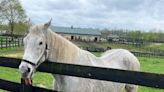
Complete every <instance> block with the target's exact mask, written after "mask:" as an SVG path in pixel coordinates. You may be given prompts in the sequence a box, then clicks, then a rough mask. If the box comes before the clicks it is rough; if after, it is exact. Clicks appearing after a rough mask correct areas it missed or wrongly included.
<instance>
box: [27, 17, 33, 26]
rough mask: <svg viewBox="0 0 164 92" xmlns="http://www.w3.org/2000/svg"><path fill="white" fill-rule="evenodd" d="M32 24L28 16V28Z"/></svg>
mask: <svg viewBox="0 0 164 92" xmlns="http://www.w3.org/2000/svg"><path fill="white" fill-rule="evenodd" d="M31 26H32V23H31V19H30V18H29V19H28V21H27V27H28V28H30V27H31Z"/></svg>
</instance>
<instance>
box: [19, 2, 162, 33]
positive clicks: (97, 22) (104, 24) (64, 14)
mask: <svg viewBox="0 0 164 92" xmlns="http://www.w3.org/2000/svg"><path fill="white" fill-rule="evenodd" d="M20 2H21V5H22V7H23V8H24V10H25V11H26V15H27V16H28V17H29V18H30V19H31V20H32V22H33V23H35V24H37V23H45V22H47V21H49V20H50V19H51V18H52V25H54V26H67V27H70V26H74V27H81V28H99V29H104V28H109V29H134V30H138V29H139V30H152V29H156V30H164V0H20ZM163 32H164V31H163Z"/></svg>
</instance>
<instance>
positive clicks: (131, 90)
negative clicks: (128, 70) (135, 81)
mask: <svg viewBox="0 0 164 92" xmlns="http://www.w3.org/2000/svg"><path fill="white" fill-rule="evenodd" d="M137 88H138V86H136V85H130V84H127V85H125V90H126V92H137Z"/></svg>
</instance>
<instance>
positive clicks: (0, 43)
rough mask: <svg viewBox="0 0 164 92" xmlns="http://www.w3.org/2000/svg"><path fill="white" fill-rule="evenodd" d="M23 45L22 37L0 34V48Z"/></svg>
mask: <svg viewBox="0 0 164 92" xmlns="http://www.w3.org/2000/svg"><path fill="white" fill-rule="evenodd" d="M22 45H23V38H22V37H19V38H12V37H6V36H0V48H1V49H3V48H11V47H19V46H22Z"/></svg>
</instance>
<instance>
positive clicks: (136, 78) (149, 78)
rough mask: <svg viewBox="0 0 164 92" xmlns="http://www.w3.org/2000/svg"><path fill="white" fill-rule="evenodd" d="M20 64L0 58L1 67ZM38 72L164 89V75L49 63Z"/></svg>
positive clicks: (15, 60)
mask: <svg viewBox="0 0 164 92" xmlns="http://www.w3.org/2000/svg"><path fill="white" fill-rule="evenodd" d="M20 62H21V59H15V58H6V57H0V66H4V67H11V68H18V66H19V64H20ZM38 71H40V72H46V73H53V74H61V75H69V76H76V77H83V78H90V79H97V80H105V81H113V82H120V83H128V84H135V85H141V86H147V87H153V88H159V89H164V74H155V73H146V72H136V71H127V70H118V69H110V68H100V67H90V66H82V65H72V64H62V63H52V62H48V61H46V62H45V63H43V64H41V65H40V66H39V67H38Z"/></svg>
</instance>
